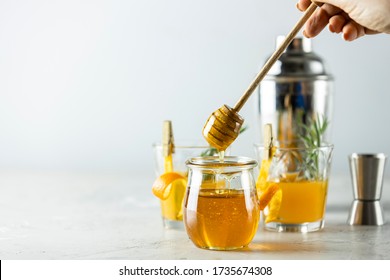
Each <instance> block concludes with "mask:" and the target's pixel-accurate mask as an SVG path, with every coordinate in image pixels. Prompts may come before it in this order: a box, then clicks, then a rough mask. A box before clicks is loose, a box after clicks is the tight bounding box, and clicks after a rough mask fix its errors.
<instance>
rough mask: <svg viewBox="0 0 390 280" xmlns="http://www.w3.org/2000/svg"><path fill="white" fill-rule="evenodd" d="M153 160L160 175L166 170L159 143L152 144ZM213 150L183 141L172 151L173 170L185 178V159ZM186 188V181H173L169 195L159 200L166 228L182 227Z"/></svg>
mask: <svg viewBox="0 0 390 280" xmlns="http://www.w3.org/2000/svg"><path fill="white" fill-rule="evenodd" d="M153 151H154V162H155V172H156V176H157V177H158V176H160V175H162V174H164V173H165V172H166V170H165V163H166V162H165V161H166V159H165V157H164V155H163V147H162V144H161V143H155V144H154V145H153ZM214 153H215V151H214V150H213V149H210V147H209V146H206V145H191V144H190V143H188V144H187V143H186V142H185V141H183V142H182V143H180V145H177V146H176V145H175V148H174V153H173V154H172V167H173V172H176V173H179V174H181V175H182V176H184V177H185V178H187V174H188V171H187V166H186V163H185V162H186V160H187V159H189V158H192V157H196V156H201V155H205V154H206V155H209V154H214ZM185 189H186V183H185V182H183V181H180V180H178V181H175V182H173V184H172V186H171V191H170V195H169V197H168V198H167V199H166V200H160V201H161V202H160V204H161V215H162V220H163V225H164V227H165V228H167V229H183V209H182V205H183V199H184V194H185Z"/></svg>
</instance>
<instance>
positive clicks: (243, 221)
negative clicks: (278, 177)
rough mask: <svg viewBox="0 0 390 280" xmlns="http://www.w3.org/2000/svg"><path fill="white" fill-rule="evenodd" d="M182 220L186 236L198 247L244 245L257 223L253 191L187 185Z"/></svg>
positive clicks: (255, 198)
mask: <svg viewBox="0 0 390 280" xmlns="http://www.w3.org/2000/svg"><path fill="white" fill-rule="evenodd" d="M208 187H209V186H208ZM184 220H185V227H186V231H187V234H188V236H189V238H190V239H191V240H192V242H193V243H194V244H195V245H196V246H198V247H200V248H208V249H216V250H230V249H237V248H241V247H244V246H246V245H247V244H249V242H250V241H251V240H252V239H253V237H254V235H255V233H256V231H257V227H258V223H259V205H258V200H257V197H256V191H255V190H254V189H239V190H235V189H218V188H217V186H216V187H215V188H212V189H211V188H207V189H205V188H202V186H201V187H200V188H197V189H196V190H191V189H190V188H188V190H187V195H186V199H185V204H184Z"/></svg>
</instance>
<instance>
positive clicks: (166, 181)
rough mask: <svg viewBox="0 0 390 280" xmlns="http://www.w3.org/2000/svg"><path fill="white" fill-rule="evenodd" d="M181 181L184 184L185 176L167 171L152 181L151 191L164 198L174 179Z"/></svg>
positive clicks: (169, 190)
mask: <svg viewBox="0 0 390 280" xmlns="http://www.w3.org/2000/svg"><path fill="white" fill-rule="evenodd" d="M179 180H181V181H183V185H184V186H185V185H186V181H187V180H186V178H185V177H184V176H183V175H181V174H179V173H176V172H167V173H164V174H162V175H161V176H159V177H158V178H157V179H156V180H155V181H154V183H153V186H152V192H153V194H154V195H155V196H157V197H158V198H159V199H161V200H166V199H167V198H168V197H169V195H170V193H171V187H172V184H173V183H174V182H176V181H179Z"/></svg>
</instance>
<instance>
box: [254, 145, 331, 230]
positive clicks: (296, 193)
mask: <svg viewBox="0 0 390 280" xmlns="http://www.w3.org/2000/svg"><path fill="white" fill-rule="evenodd" d="M332 151H333V145H327V144H323V145H322V146H321V147H317V148H316V147H314V148H306V147H302V146H299V145H297V146H286V147H274V155H273V157H272V159H271V161H270V162H268V163H267V162H264V161H263V155H264V147H263V146H259V145H256V154H257V158H258V160H259V162H261V165H260V176H259V179H258V181H257V184H258V188H259V189H260V190H265V189H267V188H268V187H270V186H272V185H276V186H278V187H279V191H278V192H279V193H277V194H275V195H274V196H273V198H272V199H271V201H270V202H269V204H268V206H267V207H266V208H265V209H264V212H263V214H264V215H263V216H264V225H265V229H268V230H273V231H278V232H284V231H289V232H311V231H317V230H320V229H322V228H323V227H324V216H325V208H326V198H327V193H328V179H329V173H330V164H331V158H332ZM263 166H265V167H263ZM262 168H265V169H267V168H268V170H265V169H263V170H261V169H262ZM264 174H267V175H266V176H265V177H266V178H265V182H259V181H260V180H261V178H260V177H261V176H264Z"/></svg>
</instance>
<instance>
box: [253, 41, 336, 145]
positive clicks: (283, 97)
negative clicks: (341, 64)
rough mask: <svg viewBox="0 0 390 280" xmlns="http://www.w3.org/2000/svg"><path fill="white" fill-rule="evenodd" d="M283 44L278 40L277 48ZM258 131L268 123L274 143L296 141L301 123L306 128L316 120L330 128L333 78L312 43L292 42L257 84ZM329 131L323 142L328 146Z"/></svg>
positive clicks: (261, 135)
mask: <svg viewBox="0 0 390 280" xmlns="http://www.w3.org/2000/svg"><path fill="white" fill-rule="evenodd" d="M282 40H283V37H282V36H280V37H278V38H277V45H278V44H280V42H281V41H282ZM256 96H257V102H256V107H257V127H258V129H257V131H258V132H260V135H257V136H258V137H259V138H258V139H262V138H263V135H264V133H263V128H264V125H265V124H267V123H271V124H272V127H273V130H274V131H273V133H274V137H275V140H278V141H280V142H284V143H287V142H288V143H291V142H294V141H296V140H298V133H300V132H301V131H302V127H301V126H300V125H299V124H300V123H302V124H306V125H309V124H310V123H311V121H314V120H316V119H317V118H322V119H323V118H326V119H327V120H328V121H329V122H330V124H331V116H332V105H333V77H332V76H331V75H330V74H329V72H328V71H327V69H326V67H325V65H324V61H323V60H322V59H321V58H320V57H319V56H318V55H317V54H315V53H314V52H313V51H312V45H311V40H310V39H307V38H295V39H293V41H292V42H291V44H290V45H289V46H288V47H287V49H286V51H285V52H284V53H283V54H282V56H281V57H280V58H279V60H278V61H277V62H276V63H275V64H274V65H273V67H272V68H271V70H270V71H269V72H268V74H267V76H266V77H265V78H264V80H263V81H262V82H261V83H260V85H259V87H258V93H257V95H256ZM330 127H331V125H330V126H329V127H328V129H327V131H326V133H325V134H324V135H323V139H322V140H323V141H326V142H330Z"/></svg>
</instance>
